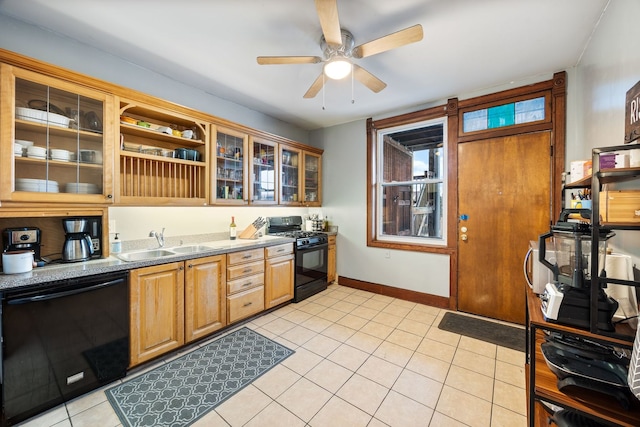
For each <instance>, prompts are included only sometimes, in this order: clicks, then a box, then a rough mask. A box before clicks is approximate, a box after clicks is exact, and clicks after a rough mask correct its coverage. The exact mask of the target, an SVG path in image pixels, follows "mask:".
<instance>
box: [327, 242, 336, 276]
mask: <svg viewBox="0 0 640 427" xmlns="http://www.w3.org/2000/svg"><path fill="white" fill-rule="evenodd" d="M328 243H329V247H328V248H327V281H328V282H329V283H333V282H335V281H336V278H337V273H336V236H329V242H328Z"/></svg>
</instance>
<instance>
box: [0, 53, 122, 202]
mask: <svg viewBox="0 0 640 427" xmlns="http://www.w3.org/2000/svg"><path fill="white" fill-rule="evenodd" d="M0 94H1V97H0V184H1V185H0V199H1V200H3V201H14V202H39V203H51V202H54V203H68V204H70V203H100V204H105V203H112V200H113V187H112V182H113V173H114V171H113V166H112V165H113V140H114V129H115V126H114V122H113V117H114V114H113V111H114V100H113V99H114V98H113V96H111V95H109V94H106V93H104V92H101V91H97V90H92V89H89V88H87V87H85V86H82V85H76V84H73V83H69V82H68V81H65V80H61V79H56V78H52V77H48V76H44V75H42V74H38V73H34V72H32V71H28V70H24V69H21V68H17V67H14V66H11V65H7V64H0ZM14 141H15V142H14Z"/></svg>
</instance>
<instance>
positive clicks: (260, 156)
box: [251, 138, 279, 204]
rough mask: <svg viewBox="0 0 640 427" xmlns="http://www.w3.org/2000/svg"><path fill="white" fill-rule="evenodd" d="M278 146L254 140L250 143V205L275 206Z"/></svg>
mask: <svg viewBox="0 0 640 427" xmlns="http://www.w3.org/2000/svg"><path fill="white" fill-rule="evenodd" d="M277 150H278V145H277V144H276V143H274V142H269V141H266V140H262V139H257V138H254V139H252V142H251V203H254V204H275V203H276V202H277V200H276V194H277V193H276V189H277V188H278V182H277V179H278V176H277V175H276V171H277V170H278V166H279V165H278V151H277Z"/></svg>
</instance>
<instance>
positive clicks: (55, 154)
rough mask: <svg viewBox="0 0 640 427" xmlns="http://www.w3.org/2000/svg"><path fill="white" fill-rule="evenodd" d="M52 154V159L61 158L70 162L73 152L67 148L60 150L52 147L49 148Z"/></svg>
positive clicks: (60, 159) (62, 160)
mask: <svg viewBox="0 0 640 427" xmlns="http://www.w3.org/2000/svg"><path fill="white" fill-rule="evenodd" d="M49 153H50V154H51V160H59V161H61V162H68V161H69V160H70V159H71V152H70V151H67V150H60V149H57V148H52V149H50V150H49Z"/></svg>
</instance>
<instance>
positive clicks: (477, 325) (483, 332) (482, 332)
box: [438, 312, 526, 352]
mask: <svg viewBox="0 0 640 427" xmlns="http://www.w3.org/2000/svg"><path fill="white" fill-rule="evenodd" d="M438 329H442V330H443V331H448V332H453V333H455V334H460V335H464V336H467V337H470V338H475V339H478V340H482V341H487V342H490V343H493V344H496V345H499V346H501V347H507V348H510V349H512V350H518V351H523V352H524V351H525V342H526V332H525V330H524V329H522V328H516V327H514V326H509V325H503V324H501V323H496V322H491V321H489V320H482V319H477V318H475V317H471V316H465V315H462V314H456V313H449V312H447V313H445V314H444V317H442V320H441V321H440V324H439V325H438Z"/></svg>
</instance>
